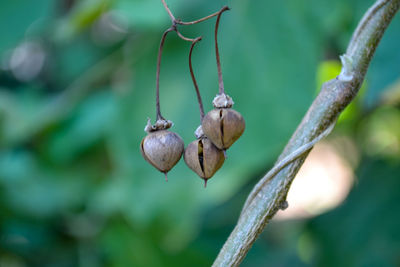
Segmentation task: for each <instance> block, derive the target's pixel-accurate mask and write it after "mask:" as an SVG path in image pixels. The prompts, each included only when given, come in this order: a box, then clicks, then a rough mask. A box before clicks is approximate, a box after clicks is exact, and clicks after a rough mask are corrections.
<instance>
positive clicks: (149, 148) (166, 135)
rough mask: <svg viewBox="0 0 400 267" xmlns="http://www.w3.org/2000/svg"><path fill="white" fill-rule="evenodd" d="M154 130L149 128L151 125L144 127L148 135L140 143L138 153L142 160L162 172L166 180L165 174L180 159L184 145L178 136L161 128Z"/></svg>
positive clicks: (154, 128)
mask: <svg viewBox="0 0 400 267" xmlns="http://www.w3.org/2000/svg"><path fill="white" fill-rule="evenodd" d="M159 125H160V123H159ZM171 125H172V123H170V124H168V125H167V126H166V128H169V127H170V126H171ZM156 126H157V123H156ZM151 127H152V128H151ZM156 128H157V127H155V126H151V124H148V125H147V126H146V128H145V129H146V131H148V135H147V136H146V137H144V138H143V140H142V142H141V143H140V151H141V152H142V156H143V158H144V159H145V160H146V161H147V162H149V163H150V164H151V165H153V166H154V167H155V168H156V169H157V170H159V171H160V172H163V173H164V174H165V178H166V179H167V172H168V171H170V170H171V169H172V167H174V166H175V164H176V163H178V161H179V160H180V158H181V157H182V154H183V151H184V143H183V140H182V138H181V137H180V136H179V135H178V134H176V133H173V132H170V131H167V130H163V127H160V128H161V130H160V129H156Z"/></svg>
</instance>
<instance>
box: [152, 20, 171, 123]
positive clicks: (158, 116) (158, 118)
mask: <svg viewBox="0 0 400 267" xmlns="http://www.w3.org/2000/svg"><path fill="white" fill-rule="evenodd" d="M173 30H174V28H173V27H171V28H169V29H167V30H166V31H165V32H164V33H163V35H162V37H161V42H160V47H159V48H158V58H157V72H156V117H157V120H165V119H164V117H163V116H162V115H161V109H160V69H161V57H162V51H163V48H164V42H165V38H166V37H167V35H168V33H169V32H171V31H173Z"/></svg>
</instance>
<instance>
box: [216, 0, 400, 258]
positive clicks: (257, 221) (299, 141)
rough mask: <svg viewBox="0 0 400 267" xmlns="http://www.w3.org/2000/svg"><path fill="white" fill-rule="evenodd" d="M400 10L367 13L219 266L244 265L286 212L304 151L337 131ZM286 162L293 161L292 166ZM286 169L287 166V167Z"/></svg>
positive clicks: (388, 6)
mask: <svg viewBox="0 0 400 267" xmlns="http://www.w3.org/2000/svg"><path fill="white" fill-rule="evenodd" d="M399 8H400V0H379V1H377V2H376V3H375V5H373V7H372V8H371V9H369V10H368V11H367V12H366V14H365V16H364V18H363V19H362V20H361V22H360V23H359V26H358V27H357V30H356V31H355V33H354V35H353V38H352V40H351V41H350V44H349V46H348V49H347V52H346V54H345V55H344V56H343V59H344V60H343V64H344V65H343V68H342V73H341V75H339V76H338V77H337V78H336V79H333V80H331V81H328V82H326V83H324V84H323V86H322V89H321V91H320V93H319V95H318V96H317V98H316V99H315V100H314V102H313V104H312V105H311V106H310V108H309V110H308V111H307V113H306V115H305V116H304V118H303V120H302V122H301V123H300V125H299V126H298V127H297V129H296V131H295V132H294V134H293V136H292V137H291V139H290V141H289V142H288V144H287V145H286V147H285V149H284V151H283V152H282V153H281V155H280V156H279V158H278V165H280V166H279V167H274V170H277V169H280V170H279V171H277V172H275V171H273V172H272V173H273V175H271V174H270V173H268V174H267V175H266V176H265V177H264V178H263V179H261V181H260V182H259V183H258V184H257V185H256V186H255V188H254V190H253V191H252V193H251V194H250V196H249V199H248V200H247V202H246V205H245V207H244V209H243V211H242V214H241V215H240V218H239V221H238V223H237V225H236V226H235V228H234V229H233V231H232V233H231V234H230V236H229V238H228V240H227V241H226V242H225V244H224V246H223V247H222V249H221V251H220V252H219V254H218V256H217V258H216V260H215V262H214V264H213V266H238V265H239V264H240V263H241V261H242V260H243V259H244V257H245V256H246V254H247V252H248V251H249V249H250V248H251V246H252V245H253V243H254V242H255V240H256V239H257V237H258V236H259V235H260V234H261V233H262V231H263V230H264V228H265V226H266V225H267V223H268V222H269V220H270V219H271V218H272V217H273V216H274V215H275V213H276V212H277V211H278V210H279V209H280V208H281V207H282V203H284V202H285V201H286V196H287V193H288V191H289V188H290V185H291V183H292V181H293V179H294V178H295V176H296V174H297V172H298V170H299V169H300V167H301V165H302V164H303V162H304V160H305V159H306V157H307V155H308V151H310V149H306V150H304V151H303V150H302V149H301V148H302V147H303V146H304V144H312V143H313V142H312V140H316V139H318V138H319V137H320V136H321V133H322V132H325V131H327V130H326V129H328V128H329V127H333V126H332V125H334V122H335V121H336V120H337V118H338V116H339V115H340V113H341V112H342V111H343V109H344V108H345V107H346V106H347V105H348V104H350V102H351V101H352V100H353V99H354V97H355V96H356V94H357V93H358V91H359V89H360V86H361V84H362V82H363V80H364V77H365V74H366V72H367V69H368V66H369V63H370V61H371V59H372V56H373V54H374V52H375V50H376V47H377V46H378V44H379V41H380V40H381V38H382V36H383V34H384V31H385V30H386V28H387V27H388V25H389V24H390V22H391V20H392V18H393V17H394V15H395V14H396V12H397V11H398V10H399ZM342 74H343V75H342ZM327 132H328V133H329V131H327ZM299 150H300V151H299ZM296 151H299V154H297V153H296ZM293 158H296V159H295V160H293ZM282 159H283V160H282ZM285 159H287V161H291V162H290V163H287V162H285ZM282 165H286V166H285V167H283V168H281V167H282Z"/></svg>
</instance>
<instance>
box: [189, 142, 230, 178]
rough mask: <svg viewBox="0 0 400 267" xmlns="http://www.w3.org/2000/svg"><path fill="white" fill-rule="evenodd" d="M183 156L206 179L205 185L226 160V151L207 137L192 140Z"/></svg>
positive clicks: (191, 167)
mask: <svg viewBox="0 0 400 267" xmlns="http://www.w3.org/2000/svg"><path fill="white" fill-rule="evenodd" d="M183 158H184V160H185V162H186V165H188V167H189V168H190V169H192V170H193V171H194V172H195V173H197V175H199V176H200V177H201V178H203V179H204V182H205V185H206V183H207V180H208V179H209V178H211V177H212V176H213V175H214V174H215V173H216V172H217V171H218V170H219V168H221V166H222V164H223V163H224V161H225V156H224V153H223V152H222V151H221V150H219V149H218V148H217V147H215V146H214V144H213V143H212V142H211V141H210V140H209V139H208V138H207V137H203V138H200V139H198V140H195V141H193V142H191V143H190V144H189V145H188V146H187V147H186V149H185V154H184V156H183Z"/></svg>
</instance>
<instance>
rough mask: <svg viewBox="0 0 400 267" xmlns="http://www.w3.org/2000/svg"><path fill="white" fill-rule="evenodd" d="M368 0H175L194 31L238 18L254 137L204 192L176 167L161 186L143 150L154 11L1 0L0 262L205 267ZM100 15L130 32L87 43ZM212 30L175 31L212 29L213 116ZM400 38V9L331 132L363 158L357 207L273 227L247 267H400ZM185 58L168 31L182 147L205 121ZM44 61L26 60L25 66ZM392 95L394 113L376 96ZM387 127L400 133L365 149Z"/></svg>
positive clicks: (126, 2) (201, 70) (207, 33)
mask: <svg viewBox="0 0 400 267" xmlns="http://www.w3.org/2000/svg"><path fill="white" fill-rule="evenodd" d="M373 2H374V1H371V0H368V1H365V0H352V1H348V0H335V1H332V0H287V1H250V0H233V1H211V0H207V1H200V0H196V1H184V0H171V1H168V3H169V5H170V7H171V9H172V10H173V12H174V13H175V15H176V17H178V18H182V19H184V20H192V19H196V18H199V17H201V16H205V15H208V14H210V13H212V12H215V11H216V10H218V9H219V8H220V7H221V6H223V5H225V4H228V5H229V6H230V7H231V8H232V10H231V11H229V12H226V13H225V14H224V15H223V17H222V20H221V25H220V33H219V39H220V49H221V51H220V53H221V58H222V68H223V74H224V80H225V86H226V90H227V92H228V94H229V95H231V96H232V97H233V98H234V101H235V103H236V104H235V109H236V110H238V111H240V112H241V113H242V115H243V116H244V117H245V119H246V131H245V133H244V135H243V136H242V137H241V139H240V140H239V141H238V142H237V143H236V144H235V145H234V146H233V147H232V148H231V149H230V150H229V153H228V155H229V158H228V159H227V160H226V162H225V164H224V166H223V168H222V169H221V170H220V171H219V172H218V173H217V174H216V175H215V177H214V178H213V179H211V180H210V181H209V186H208V188H207V189H206V190H205V189H204V188H203V187H202V180H201V179H199V178H198V177H197V176H196V175H195V174H194V173H193V172H191V171H190V170H189V169H188V168H187V167H186V166H185V164H184V163H183V161H181V162H179V164H178V165H177V166H176V167H175V168H174V169H173V170H172V171H171V172H170V173H169V182H168V183H165V182H164V180H163V179H164V178H163V175H162V174H161V173H159V172H157V171H156V170H155V169H154V168H152V167H151V166H150V165H149V164H147V163H146V162H145V161H144V160H143V159H142V157H141V155H140V151H139V143H140V141H141V139H142V138H143V137H144V136H145V133H144V132H143V128H144V126H145V123H146V119H147V117H150V118H151V119H152V120H154V115H155V108H154V106H155V101H154V98H155V92H154V91H155V71H156V57H157V49H158V45H159V41H160V38H161V34H162V32H163V31H164V30H165V29H166V28H168V27H169V25H170V21H169V18H168V16H167V14H166V12H165V10H164V9H163V7H162V5H161V1H156V0H98V1H95V0H85V1H83V0H82V1H73V0H64V1H53V0H35V1H33V0H13V1H1V2H0V59H1V60H0V62H1V65H0V66H1V68H0V216H1V217H0V266H85V267H86V266H209V265H211V263H212V261H213V259H214V258H215V257H216V255H217V253H218V251H219V249H220V247H221V246H222V244H223V242H224V241H225V239H226V238H227V236H228V235H229V233H230V231H231V230H232V229H233V227H234V225H235V223H236V219H237V217H238V215H239V212H240V208H241V205H242V204H243V202H244V200H245V197H246V195H247V194H248V193H249V191H250V190H251V187H252V185H254V184H255V183H256V181H257V180H258V179H259V178H260V177H261V176H262V174H263V173H265V172H266V171H267V169H268V168H269V167H271V166H272V164H273V162H274V160H275V159H276V157H277V155H278V154H279V152H280V151H281V150H282V148H283V146H284V145H285V143H286V142H287V140H288V139H289V137H290V135H291V133H292V132H293V131H294V129H295V127H296V125H297V124H298V123H299V122H300V120H301V118H302V116H303V115H304V113H305V112H306V110H307V108H308V106H309V105H310V104H311V102H312V100H313V98H314V97H315V95H316V91H317V88H318V87H319V85H318V84H320V82H321V81H319V80H318V79H317V75H316V74H317V72H318V70H319V69H320V68H321V63H323V62H324V61H326V60H332V59H333V60H338V58H339V55H340V54H343V53H344V51H345V48H346V45H347V43H348V41H349V39H350V37H351V33H352V31H353V30H354V29H355V27H356V25H357V23H358V21H359V19H360V18H361V16H362V14H363V13H364V12H365V11H366V9H367V8H368V7H369V6H370V5H371V4H372V3H373ZM107 12H111V14H114V17H116V16H117V15H116V14H118V17H116V18H117V20H116V22H115V23H117V24H118V23H119V24H121V25H122V26H123V28H125V29H126V32H125V33H124V34H123V35H121V38H119V39H118V40H115V41H114V42H99V41H96V40H98V39H96V35H95V33H94V32H95V29H99V19H101V18H104V15H103V14H105V13H107ZM108 14H110V13H108ZM213 26H214V20H210V21H207V22H203V23H202V24H200V25H195V26H187V27H181V31H182V33H184V34H185V35H187V36H191V37H195V36H199V35H202V36H203V41H202V42H201V43H200V44H199V45H198V46H197V47H196V48H195V51H194V56H193V62H194V69H195V73H196V75H197V79H198V82H199V86H200V89H201V92H202V95H203V101H204V103H205V108H206V110H209V109H211V108H212V106H211V101H212V98H213V97H214V96H215V94H216V93H217V88H218V82H217V71H216V64H215V54H214V53H215V52H214V50H213V49H214V48H213ZM102 32H106V30H104V29H103V28H101V27H100V33H102ZM97 33H99V32H97ZM399 33H400V16H399V17H396V18H395V19H394V20H393V22H392V24H391V25H390V27H389V29H388V31H387V32H386V34H385V36H384V38H383V40H382V42H381V44H380V46H379V48H378V50H377V52H376V55H375V57H374V59H373V61H372V64H371V66H370V70H369V72H368V75H367V78H366V84H365V90H363V94H362V96H360V97H358V98H357V99H356V102H355V104H354V105H353V108H352V109H351V112H350V113H348V114H347V115H346V117H345V118H344V119H342V120H341V122H340V123H339V125H338V126H337V127H336V129H335V131H334V133H333V135H334V136H335V135H336V136H342V135H344V136H347V137H348V138H350V139H352V140H353V141H354V143H355V144H356V145H357V150H358V152H359V153H360V155H361V161H360V163H359V164H358V166H357V167H356V169H355V170H354V171H355V173H356V177H357V178H356V179H357V181H356V183H355V185H354V188H353V189H352V192H351V193H350V195H349V197H348V198H347V199H346V200H345V202H344V203H343V204H342V205H341V206H339V207H337V208H336V209H334V210H332V211H329V212H327V213H325V214H322V215H320V216H317V217H314V218H310V219H303V220H300V219H299V220H291V221H283V222H282V221H280V222H273V223H271V225H269V226H268V227H267V230H266V231H265V232H264V233H263V234H262V235H261V237H260V238H259V240H258V241H257V242H256V243H255V245H254V247H253V248H252V249H251V250H250V252H249V254H248V256H247V257H246V259H245V260H244V262H243V266H267V265H268V266H306V265H312V266H399V265H400V230H399V225H400V213H399V212H400V210H399V208H398V206H399V203H400V193H399V189H400V179H399V178H400V163H399V158H400V155H399V154H400V153H399V146H400V145H399V144H400V110H399V103H400V101H398V100H399V99H400V98H399V97H398V96H399V95H400V94H399V93H398V92H400V89H399V88H400V82H398V81H397V82H396V80H397V79H398V78H399V77H400V49H399V47H400V34H399ZM107 36H108V35H107V34H106V37H107ZM32 43H33V44H35V45H37V46H38V47H40V49H41V50H40V51H41V53H42V54H41V55H44V56H45V63H44V65H43V67H42V69H41V71H40V73H38V75H36V76H34V77H32V78H31V79H29V80H23V79H22V80H21V79H19V78H18V75H15V72H18V69H16V70H13V69H12V68H11V69H10V68H9V65H8V62H9V59H10V55H12V53H13V51H14V49H15V48H16V47H17V46H19V47H21V45H22V46H23V45H24V44H32ZM188 52H189V44H188V43H185V42H184V41H182V40H180V39H178V38H177V37H176V35H174V34H173V33H172V34H170V36H168V38H167V41H166V45H165V53H164V56H163V61H162V69H161V80H160V83H161V96H160V97H161V107H162V112H163V115H164V116H165V117H166V118H168V119H170V120H172V121H174V123H175V126H174V127H173V128H172V130H173V131H175V132H177V133H179V135H180V136H181V137H182V138H183V139H184V141H185V144H188V143H189V142H191V141H192V140H194V135H193V132H194V130H195V129H196V128H197V126H198V124H199V112H198V110H197V104H196V98H195V92H194V90H193V85H192V84H191V79H190V75H189V71H188V66H187V60H188V59H187V56H188ZM34 58H35V57H34V53H33V52H32V51H31V53H27V54H26V55H25V57H24V58H23V59H22V63H21V64H26V65H23V66H28V67H29V62H34ZM28 70H29V68H28ZM393 84H397V85H395V86H392V85H393ZM389 87H390V88H392V89H388V88H389ZM393 88H395V89H393ZM396 88H397V89H396ZM389 90H390V91H389ZM393 91H394V92H395V93H394V94H393V93H391V94H390V97H389V98H390V99H394V100H393V101H392V103H390V104H387V102H382V101H381V99H382V96H383V95H384V94H386V92H393ZM396 92H397V93H396ZM396 97H397V100H396ZM382 129H384V130H385V131H386V133H389V134H390V136H392V137H393V136H394V139H393V138H392V139H390V140H389V141H388V140H386V139H385V138H380V139H379V138H378V141H376V140H375V139H374V140H375V141H374V142H370V141H369V140H371V138H370V137H371V136H375V135H374V134H375V133H376V132H377V131H378V132H379V131H380V130H382ZM381 141H382V142H381ZM396 144H397V146H396ZM289 204H290V203H289Z"/></svg>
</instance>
